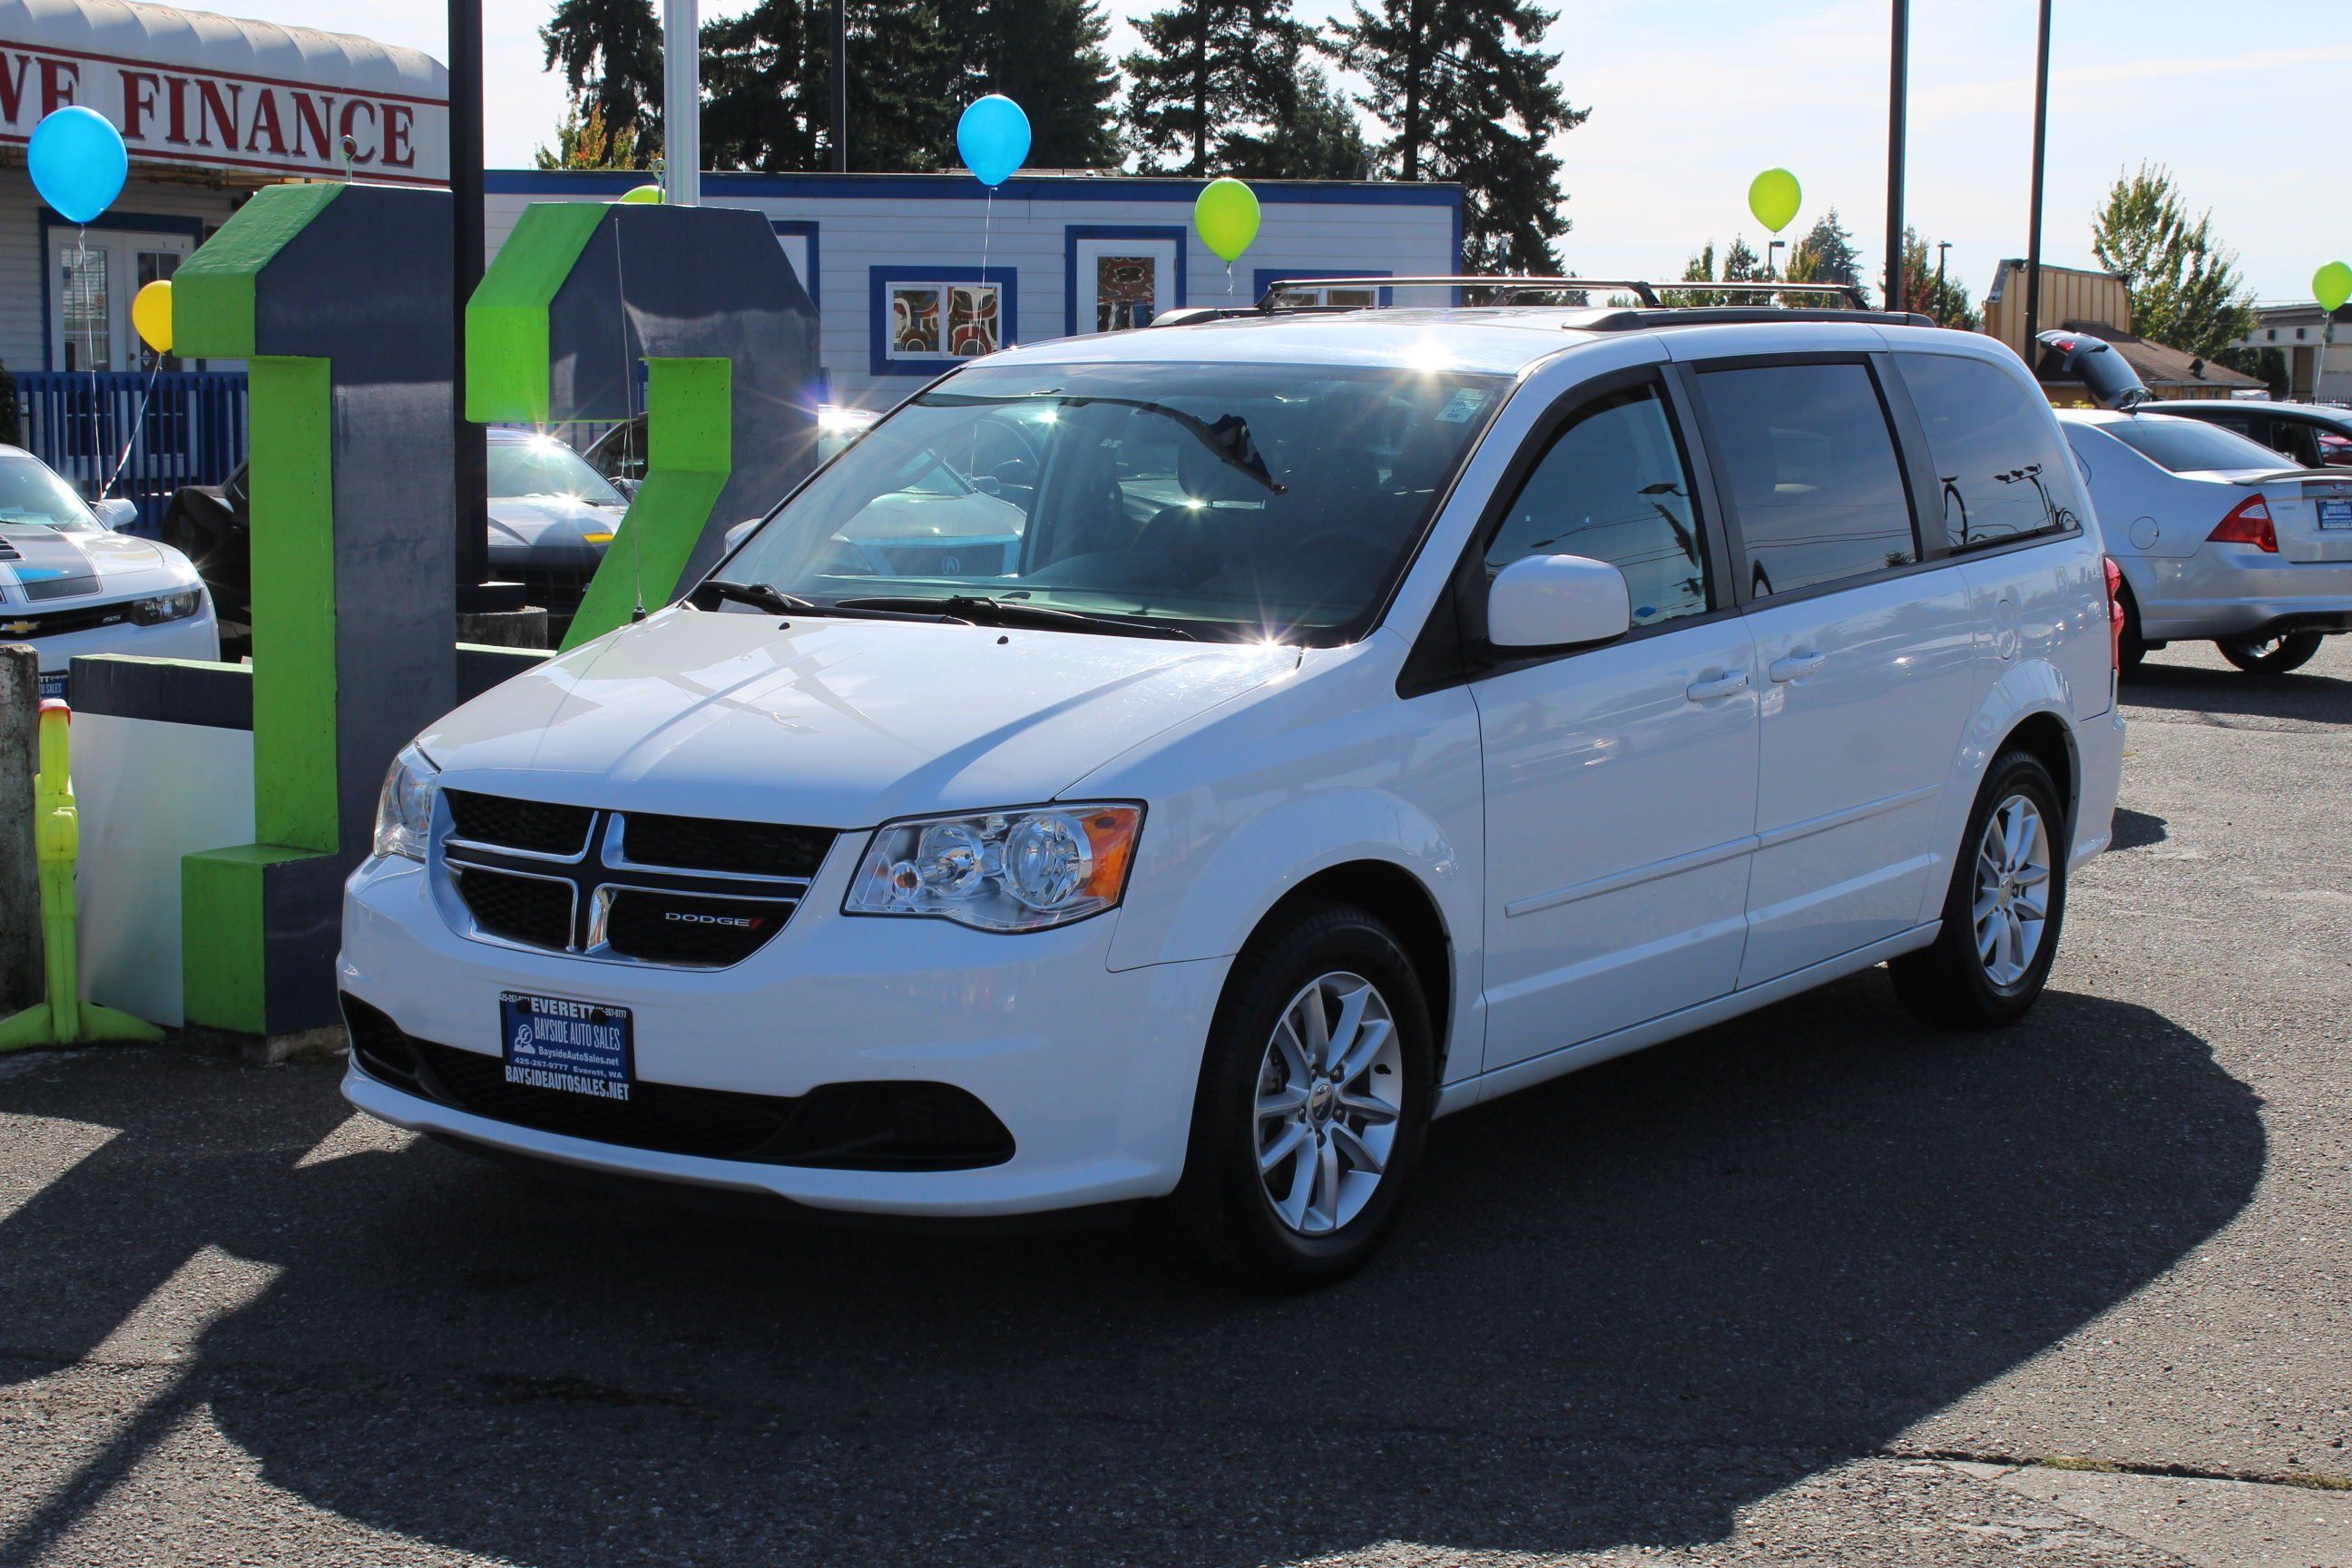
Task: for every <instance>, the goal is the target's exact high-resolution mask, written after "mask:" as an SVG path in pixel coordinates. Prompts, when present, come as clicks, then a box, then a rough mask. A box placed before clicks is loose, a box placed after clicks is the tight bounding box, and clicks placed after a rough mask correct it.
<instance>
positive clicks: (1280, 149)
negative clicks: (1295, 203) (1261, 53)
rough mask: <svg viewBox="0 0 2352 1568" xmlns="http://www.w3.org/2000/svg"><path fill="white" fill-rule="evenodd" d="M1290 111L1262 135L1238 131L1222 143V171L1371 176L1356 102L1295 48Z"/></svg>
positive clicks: (1284, 176) (1250, 175) (1248, 176)
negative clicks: (1296, 51)
mask: <svg viewBox="0 0 2352 1568" xmlns="http://www.w3.org/2000/svg"><path fill="white" fill-rule="evenodd" d="M1286 74H1287V75H1288V76H1289V77H1290V79H1291V81H1292V83H1293V89H1292V97H1291V107H1290V111H1289V112H1288V113H1287V114H1286V115H1284V116H1282V117H1281V118H1280V119H1278V120H1276V121H1275V122H1274V124H1273V126H1272V127H1271V128H1270V129H1269V130H1267V131H1266V132H1265V133H1264V134H1263V135H1240V134H1236V135H1235V136H1234V137H1233V138H1232V139H1231V140H1230V141H1229V142H1227V143H1226V147H1225V165H1224V172H1226V173H1230V174H1235V175H1238V176H1239V177H1241V178H1243V179H1245V180H1363V179H1369V178H1370V177H1371V173H1372V169H1371V163H1372V150H1371V147H1370V144H1369V143H1367V142H1365V141H1364V130H1363V127H1362V126H1361V125H1359V124H1358V123H1357V122H1356V110H1355V107H1354V106H1353V105H1352V104H1350V103H1349V101H1348V100H1347V98H1346V97H1345V96H1344V95H1343V94H1341V93H1340V92H1339V89H1336V88H1334V87H1333V86H1332V85H1331V79H1330V78H1328V77H1327V76H1325V75H1324V74H1323V72H1322V70H1321V68H1318V67H1317V66H1314V65H1311V64H1307V63H1306V62H1305V61H1302V60H1300V59H1299V58H1297V54H1296V53H1294V54H1293V55H1292V57H1291V64H1290V66H1289V68H1288V70H1287V72H1286Z"/></svg>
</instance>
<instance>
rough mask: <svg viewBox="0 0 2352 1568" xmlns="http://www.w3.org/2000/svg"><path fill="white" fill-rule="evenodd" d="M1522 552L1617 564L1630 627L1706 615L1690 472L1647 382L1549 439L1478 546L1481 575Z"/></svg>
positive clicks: (1595, 406) (1490, 574)
mask: <svg viewBox="0 0 2352 1568" xmlns="http://www.w3.org/2000/svg"><path fill="white" fill-rule="evenodd" d="M1529 555H1589V556H1591V558H1592V559H1594V560H1596V561H1606V562H1608V563H1610V564H1612V565H1613V566H1615V567H1616V568H1618V570H1620V571H1622V572H1623V573H1624V574H1625V585H1626V588H1627V590H1628V592H1629V595H1630V597H1631V598H1632V601H1633V625H1635V626H1655V625H1657V624H1658V623H1660V622H1662V621H1670V620H1674V619H1675V618H1676V617H1678V616H1696V615H1702V614H1704V613H1705V612H1706V607H1707V601H1706V566H1705V564H1704V558H1703V556H1702V555H1701V553H1700V547H1699V539H1698V522H1697V513H1696V510H1694V509H1693V507H1692V505H1691V480H1690V473H1689V470H1688V468H1686V467H1685V464H1684V462H1683V454H1682V447H1681V446H1680V444H1679V443H1677V442H1676V440H1675V429H1674V426H1673V425H1672V424H1671V423H1670V422H1669V421H1668V420H1667V418H1666V411H1665V408H1664V405H1663V404H1661V403H1660V402H1659V399H1658V393H1657V390H1656V389H1655V388H1654V387H1640V388H1636V389H1633V390H1630V391H1626V392H1622V393H1618V394H1615V395H1612V396H1609V397H1604V398H1601V400H1599V401H1598V402H1595V403H1592V404H1590V405H1587V406H1585V407H1584V408H1581V409H1580V410H1578V411H1577V413H1576V415H1575V416H1574V417H1573V418H1572V419H1571V421H1570V424H1569V425H1568V426H1567V428H1565V429H1563V430H1562V431H1560V433H1559V435H1557V436H1555V437H1552V443H1551V446H1550V447H1549V449H1548V450H1546V451H1545V453H1544V455H1543V458H1542V460H1541V461H1539V462H1538V463H1537V464H1536V467H1535V471H1534V472H1533V473H1531V474H1529V475H1528V479H1527V483H1526V484H1524V485H1522V486H1521V487H1520V488H1519V493H1518V494H1517V496H1516V497H1515V498H1513V500H1512V501H1511V508H1510V510H1509V511H1507V513H1505V514H1504V517H1503V524H1502V527H1501V528H1500V529H1498V530H1497V531H1496V534H1495V538H1494V541H1493V542H1491V543H1490V544H1488V545H1487V547H1486V576H1487V578H1488V580H1489V581H1491V580H1492V579H1493V578H1494V576H1495V574H1496V573H1498V572H1500V571H1502V569H1503V568H1504V567H1506V566H1508V565H1509V564H1510V563H1512V562H1514V561H1517V560H1520V559H1522V558H1523V557H1526V556H1529Z"/></svg>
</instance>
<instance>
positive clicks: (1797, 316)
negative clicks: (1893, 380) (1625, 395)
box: [1565, 305, 1936, 332]
mask: <svg viewBox="0 0 2352 1568" xmlns="http://www.w3.org/2000/svg"><path fill="white" fill-rule="evenodd" d="M1759 321H1849V322H1853V323H1854V324H1856V325H1860V326H1870V327H1932V326H1934V325H1935V324H1936V322H1935V320H1934V318H1932V317H1929V316H1923V315H1921V314H1920V313H1919V312H1918V311H1916V310H1822V309H1820V308H1819V307H1816V306H1808V305H1791V306H1783V307H1778V308H1775V307H1773V306H1769V305H1667V306H1663V307H1661V308H1659V309H1656V310H1652V309H1649V308H1646V307H1643V306H1626V307H1623V308H1622V309H1619V310H1608V311H1604V312H1601V313H1600V314H1597V315H1593V316H1588V317H1586V318H1585V319H1583V320H1581V321H1570V322H1567V323H1565V324H1566V325H1567V327H1568V328H1569V330H1570V331H1578V332H1630V331H1636V330H1637V329H1639V328H1643V327H1736V326H1748V325H1753V324H1754V323H1757V322H1759Z"/></svg>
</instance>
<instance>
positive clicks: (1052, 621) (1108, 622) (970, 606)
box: [839, 594, 1200, 642]
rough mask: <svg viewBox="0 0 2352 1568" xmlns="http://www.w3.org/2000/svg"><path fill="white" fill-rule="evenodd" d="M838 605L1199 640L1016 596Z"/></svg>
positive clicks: (1164, 627) (905, 597) (1156, 624)
mask: <svg viewBox="0 0 2352 1568" xmlns="http://www.w3.org/2000/svg"><path fill="white" fill-rule="evenodd" d="M839 606H840V607H841V608H845V609H847V608H856V609H866V610H911V609H914V608H917V607H918V606H921V607H926V608H938V609H941V610H945V611H947V612H949V613H950V614H951V615H954V616H961V617H962V618H964V619H966V620H969V621H971V622H972V623H973V624H975V625H978V626H1078V627H1083V628H1085V629H1086V630H1087V631H1090V632H1109V633H1111V634H1112V635H1113V636H1115V637H1181V638H1182V639H1183V640H1184V641H1186V642H1197V641H1199V640H1200V639H1199V638H1197V637H1193V635H1192V633H1191V632H1188V631H1186V630H1185V629H1184V628H1183V627H1181V626H1177V625H1175V624H1173V623H1172V622H1169V621H1162V620H1155V619H1153V618H1151V617H1150V616H1114V615H1110V614H1108V613H1106V612H1103V611H1100V610H1065V609H1061V608H1058V607H1056V606H1055V605H1024V604H1023V603H1022V602H1021V601H1019V600H1018V599H992V598H987V597H983V596H981V595H971V594H951V595H949V596H948V597H946V598H944V599H934V598H931V597H929V596H928V595H922V594H887V595H875V596H873V597H869V598H861V599H843V600H841V601H839Z"/></svg>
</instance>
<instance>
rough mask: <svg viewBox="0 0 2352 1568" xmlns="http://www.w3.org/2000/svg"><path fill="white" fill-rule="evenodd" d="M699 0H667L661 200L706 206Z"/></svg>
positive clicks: (664, 13)
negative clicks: (703, 191)
mask: <svg viewBox="0 0 2352 1568" xmlns="http://www.w3.org/2000/svg"><path fill="white" fill-rule="evenodd" d="M695 9H696V7H695V0H662V200H664V201H666V202H667V203H668V204H669V205H672V206H674V207H694V206H700V205H702V28H701V26H699V24H698V22H697V21H696V18H695Z"/></svg>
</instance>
